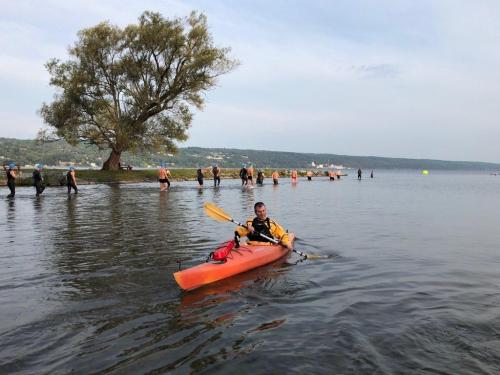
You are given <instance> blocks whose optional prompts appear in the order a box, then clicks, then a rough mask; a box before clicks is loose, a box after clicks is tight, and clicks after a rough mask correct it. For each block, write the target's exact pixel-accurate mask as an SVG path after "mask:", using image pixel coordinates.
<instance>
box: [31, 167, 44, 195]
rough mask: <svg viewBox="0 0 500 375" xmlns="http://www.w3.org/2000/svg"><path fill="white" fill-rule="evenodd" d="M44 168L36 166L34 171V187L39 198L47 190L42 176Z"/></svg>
mask: <svg viewBox="0 0 500 375" xmlns="http://www.w3.org/2000/svg"><path fill="white" fill-rule="evenodd" d="M42 169H43V166H42V165H41V164H36V165H35V170H34V171H33V186H34V187H35V190H36V196H37V197H39V196H40V194H42V193H43V191H44V190H45V182H44V181H43V176H42Z"/></svg>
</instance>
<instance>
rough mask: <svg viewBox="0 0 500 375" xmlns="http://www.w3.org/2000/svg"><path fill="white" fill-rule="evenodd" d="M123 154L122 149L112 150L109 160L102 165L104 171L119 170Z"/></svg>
mask: <svg viewBox="0 0 500 375" xmlns="http://www.w3.org/2000/svg"><path fill="white" fill-rule="evenodd" d="M121 156H122V152H121V151H116V150H111V154H109V158H108V160H106V161H105V162H104V164H103V165H102V170H103V171H118V170H119V169H120V167H119V164H120V158H121Z"/></svg>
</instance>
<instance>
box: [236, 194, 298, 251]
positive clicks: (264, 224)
mask: <svg viewBox="0 0 500 375" xmlns="http://www.w3.org/2000/svg"><path fill="white" fill-rule="evenodd" d="M254 211H255V215H256V217H255V218H253V219H248V220H247V222H246V226H245V227H236V231H235V236H236V237H244V236H247V237H248V239H249V240H250V241H251V242H260V243H262V242H270V241H269V240H267V239H265V238H263V237H261V236H260V235H259V233H261V234H263V235H265V236H267V237H270V238H274V239H276V240H278V241H279V242H280V243H281V245H283V246H286V247H287V248H288V249H289V250H292V244H291V242H290V239H289V238H288V233H287V232H286V230H285V229H283V227H282V226H281V225H279V224H278V223H277V222H276V221H274V220H273V219H270V218H268V217H267V209H266V205H265V204H264V203H262V202H257V203H255V205H254Z"/></svg>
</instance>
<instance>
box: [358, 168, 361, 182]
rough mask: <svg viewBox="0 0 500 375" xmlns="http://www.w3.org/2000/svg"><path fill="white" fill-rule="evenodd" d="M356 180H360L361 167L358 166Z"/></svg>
mask: <svg viewBox="0 0 500 375" xmlns="http://www.w3.org/2000/svg"><path fill="white" fill-rule="evenodd" d="M358 180H361V168H358Z"/></svg>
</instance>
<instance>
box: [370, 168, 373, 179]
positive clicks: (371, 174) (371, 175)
mask: <svg viewBox="0 0 500 375" xmlns="http://www.w3.org/2000/svg"><path fill="white" fill-rule="evenodd" d="M370 178H373V169H372V173H370Z"/></svg>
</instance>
